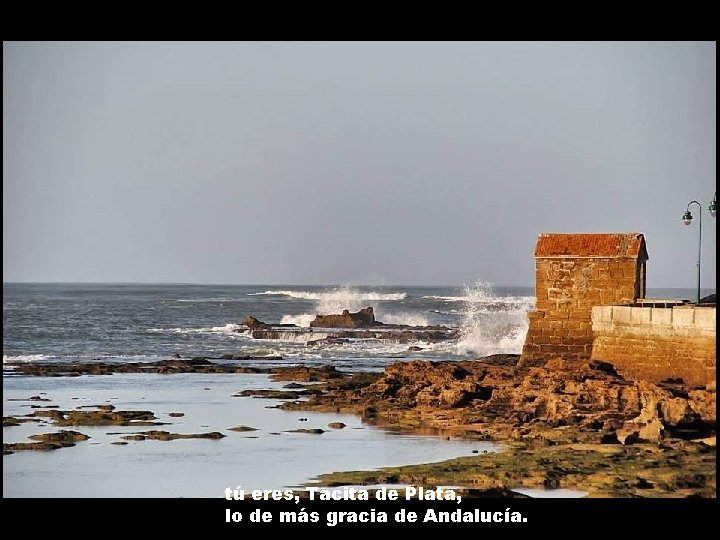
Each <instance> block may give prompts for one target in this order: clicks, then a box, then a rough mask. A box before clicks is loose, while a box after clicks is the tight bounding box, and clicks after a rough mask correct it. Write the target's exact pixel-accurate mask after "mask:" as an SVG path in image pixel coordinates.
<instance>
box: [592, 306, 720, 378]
mask: <svg viewBox="0 0 720 540" xmlns="http://www.w3.org/2000/svg"><path fill="white" fill-rule="evenodd" d="M715 321H716V319H715V308H714V307H693V306H678V307H673V308H655V307H652V308H651V307H628V306H599V307H595V308H593V310H592V329H593V334H594V337H595V340H594V344H593V347H592V353H591V357H592V358H593V359H595V360H602V361H605V362H609V363H611V364H613V366H615V369H616V370H617V371H618V373H620V374H621V375H623V376H624V377H627V378H631V379H645V380H649V381H653V382H660V381H663V380H666V379H671V378H672V379H677V378H681V379H683V381H684V382H685V383H686V384H688V385H689V386H691V387H704V386H705V385H706V384H708V383H709V382H711V381H715V358H716V351H715V343H716V338H715V333H716V322H715Z"/></svg>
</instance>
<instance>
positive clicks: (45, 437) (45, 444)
mask: <svg viewBox="0 0 720 540" xmlns="http://www.w3.org/2000/svg"><path fill="white" fill-rule="evenodd" d="M29 438H30V439H33V440H34V441H35V442H29V443H26V442H22V443H3V455H8V454H13V453H15V452H24V451H29V450H37V451H47V450H57V449H58V448H67V447H70V446H75V443H76V442H79V441H86V440H88V439H89V438H90V437H88V436H87V435H85V434H83V433H80V432H78V431H59V432H57V433H41V434H38V435H31V436H30V437H29Z"/></svg>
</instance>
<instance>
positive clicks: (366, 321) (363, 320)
mask: <svg viewBox="0 0 720 540" xmlns="http://www.w3.org/2000/svg"><path fill="white" fill-rule="evenodd" d="M381 325H382V323H381V322H378V321H376V320H375V313H374V312H373V308H372V307H366V308H364V309H361V310H360V311H358V312H357V313H350V311H348V310H347V309H345V310H343V312H342V313H341V314H340V315H317V316H316V317H315V319H314V320H312V321H311V322H310V327H311V328H315V327H319V328H368V327H372V326H381Z"/></svg>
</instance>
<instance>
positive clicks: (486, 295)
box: [448, 282, 535, 356]
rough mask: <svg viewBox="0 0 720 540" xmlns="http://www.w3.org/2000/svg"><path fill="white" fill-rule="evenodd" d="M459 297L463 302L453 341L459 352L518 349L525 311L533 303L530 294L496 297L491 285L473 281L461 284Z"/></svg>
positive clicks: (510, 351) (525, 324) (525, 323)
mask: <svg viewBox="0 0 720 540" xmlns="http://www.w3.org/2000/svg"><path fill="white" fill-rule="evenodd" d="M448 298H453V297H448ZM462 298H463V299H464V302H465V306H464V310H463V311H464V313H463V322H462V326H461V328H460V338H459V339H458V343H457V345H456V350H457V352H458V353H459V354H475V355H479V356H485V355H489V354H499V353H505V354H518V353H520V352H522V346H523V343H524V341H525V334H527V330H528V326H529V322H528V318H527V313H528V311H530V310H531V309H533V307H534V305H535V298H534V297H531V296H520V297H513V296H509V297H498V296H496V295H495V291H494V289H493V288H492V286H490V285H489V284H487V283H483V282H477V283H476V284H475V285H472V286H467V285H466V286H465V296H463V297H462ZM499 306H504V308H501V307H499Z"/></svg>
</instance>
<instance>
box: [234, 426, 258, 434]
mask: <svg viewBox="0 0 720 540" xmlns="http://www.w3.org/2000/svg"><path fill="white" fill-rule="evenodd" d="M228 431H238V432H240V433H243V432H246V431H257V428H254V427H250V426H235V427H231V428H228Z"/></svg>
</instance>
